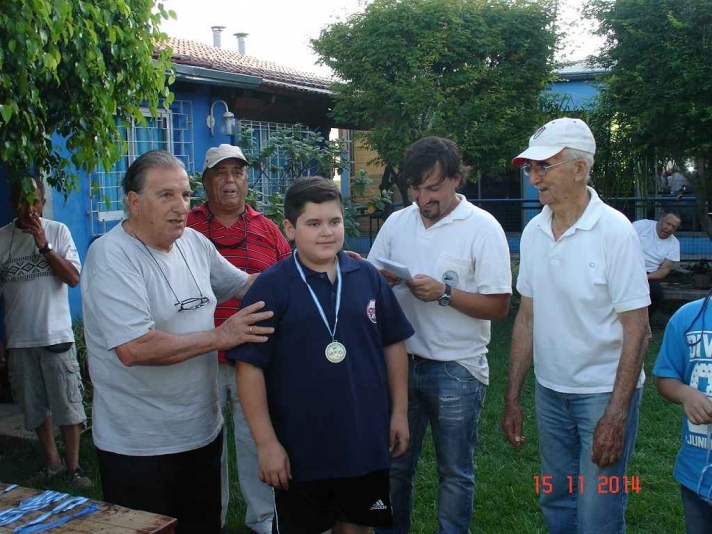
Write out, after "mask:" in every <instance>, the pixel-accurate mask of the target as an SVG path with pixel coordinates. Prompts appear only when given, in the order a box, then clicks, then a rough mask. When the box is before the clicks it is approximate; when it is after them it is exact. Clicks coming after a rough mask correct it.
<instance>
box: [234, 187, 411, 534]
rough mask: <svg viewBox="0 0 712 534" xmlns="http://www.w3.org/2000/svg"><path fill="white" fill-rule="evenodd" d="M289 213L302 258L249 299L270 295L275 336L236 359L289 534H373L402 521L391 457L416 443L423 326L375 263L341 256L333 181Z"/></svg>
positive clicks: (295, 195) (280, 525)
mask: <svg viewBox="0 0 712 534" xmlns="http://www.w3.org/2000/svg"><path fill="white" fill-rule="evenodd" d="M285 216H286V218H287V221H285V230H286V232H287V236H288V237H289V238H290V239H291V240H294V242H295V244H296V250H295V252H294V255H293V257H292V258H290V259H287V260H284V261H282V262H280V263H278V264H277V265H275V266H273V267H271V268H269V269H268V270H266V271H264V272H263V273H262V274H261V275H260V276H259V278H258V279H257V281H256V283H255V285H254V286H253V287H252V289H251V291H250V292H248V294H247V295H246V296H245V298H244V300H243V304H244V305H249V304H251V303H252V302H258V301H264V302H265V303H266V307H267V308H268V309H270V310H272V311H273V312H274V318H273V319H272V320H270V321H269V324H270V325H271V326H274V327H275V329H276V333H275V335H274V336H273V337H271V338H270V340H269V341H268V342H267V343H265V344H263V345H249V346H245V347H238V348H236V349H233V350H231V351H229V352H228V353H227V358H228V359H230V360H238V364H237V366H238V368H237V375H238V391H239V392H240V402H241V403H242V407H243V411H244V413H245V416H246V418H247V421H248V423H249V425H250V429H251V431H252V434H253V436H254V438H255V443H256V444H257V455H258V460H259V469H260V478H261V479H262V480H263V481H264V482H266V483H267V484H269V485H270V486H273V487H274V488H275V508H276V514H275V518H274V525H275V527H276V528H277V529H278V531H279V532H282V533H285V532H295V533H300V534H302V533H303V534H310V533H313V534H319V533H321V532H324V531H326V530H328V529H330V528H334V532H346V531H348V532H363V533H364V534H365V533H367V532H369V528H368V526H387V525H389V524H390V521H391V506H390V499H389V476H388V469H389V466H390V458H389V456H399V455H401V454H403V452H405V450H406V448H407V446H408V440H409V433H408V417H407V406H408V398H407V396H408V389H407V388H408V386H407V376H408V363H407V358H406V352H405V344H404V340H405V339H407V338H408V337H410V336H412V335H413V328H412V327H411V325H410V323H409V322H408V321H407V319H406V318H405V316H404V315H403V312H402V311H401V309H400V306H399V305H398V302H397V300H396V299H395V297H394V296H393V293H392V291H391V289H390V288H389V287H388V284H387V283H386V281H385V279H383V278H382V277H381V276H380V274H379V273H378V271H377V270H376V268H375V267H373V266H371V265H370V264H368V263H366V262H364V261H359V260H355V259H353V258H349V257H348V256H346V255H345V254H344V253H343V252H341V247H342V245H343V239H344V227H343V207H342V204H341V194H340V193H339V191H338V189H337V188H336V186H335V185H334V183H333V182H332V181H331V180H326V179H324V178H320V177H310V178H304V179H301V180H298V181H297V182H296V183H295V184H294V185H293V186H292V187H291V188H290V189H289V190H288V191H287V195H286V198H285ZM265 325H266V323H265ZM389 453H390V454H389Z"/></svg>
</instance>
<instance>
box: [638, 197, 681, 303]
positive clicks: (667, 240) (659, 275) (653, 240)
mask: <svg viewBox="0 0 712 534" xmlns="http://www.w3.org/2000/svg"><path fill="white" fill-rule="evenodd" d="M680 224H682V218H681V217H680V214H679V213H676V212H674V211H671V212H668V213H663V214H662V216H661V217H660V219H658V220H657V221H651V220H649V219H642V220H640V221H635V222H634V223H633V228H635V231H636V232H637V233H638V238H639V239H640V245H641V246H642V247H643V259H644V260H645V270H646V271H647V273H648V285H649V286H650V308H648V317H652V316H653V314H654V313H655V311H656V310H657V309H658V308H659V307H660V303H661V302H662V301H663V297H664V295H663V286H662V284H661V283H660V281H661V280H663V279H665V277H666V276H667V275H668V274H670V271H672V269H673V267H675V263H676V262H679V261H680V242H679V241H678V240H677V237H675V236H674V235H673V234H674V233H675V232H677V229H678V228H680Z"/></svg>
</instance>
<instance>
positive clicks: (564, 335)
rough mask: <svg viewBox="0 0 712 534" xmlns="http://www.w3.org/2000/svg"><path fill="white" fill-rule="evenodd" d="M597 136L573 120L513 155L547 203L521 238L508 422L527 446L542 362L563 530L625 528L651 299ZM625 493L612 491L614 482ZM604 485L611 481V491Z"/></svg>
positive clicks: (546, 463)
mask: <svg viewBox="0 0 712 534" xmlns="http://www.w3.org/2000/svg"><path fill="white" fill-rule="evenodd" d="M595 151H596V142H595V140H594V138H593V134H592V133H591V130H590V129H589V128H588V126H587V125H586V123H584V122H583V121H581V120H578V119H569V118H562V119H556V120H554V121H551V122H549V123H548V124H546V125H545V126H543V127H542V128H540V129H539V130H537V132H536V133H535V134H534V135H533V136H532V137H531V138H530V140H529V148H528V149H527V150H525V151H524V152H522V153H521V154H520V155H519V156H517V157H516V158H514V160H513V161H512V162H513V164H514V165H517V166H522V168H523V169H524V173H525V175H526V176H528V177H529V180H530V182H531V184H532V185H533V186H534V187H536V189H537V190H538V192H539V200H540V202H541V203H542V204H544V209H543V210H542V212H541V213H540V214H539V215H537V216H536V217H534V219H532V220H531V221H530V222H529V224H528V225H527V227H526V228H525V229H524V232H523V233H522V240H521V246H520V266H519V278H518V280H517V290H518V291H519V293H521V296H522V300H521V304H520V307H519V312H518V313H517V317H516V319H515V323H514V332H513V336H512V347H511V352H510V361H509V383H508V387H507V394H506V399H505V409H504V417H503V421H502V426H503V428H504V431H505V434H506V436H507V439H508V440H509V441H510V443H511V444H512V445H513V446H515V447H517V448H521V447H522V446H523V444H524V442H525V441H526V438H525V437H524V435H523V433H522V430H523V428H522V427H523V417H522V409H521V406H520V402H519V401H520V391H521V388H522V384H523V382H524V378H525V376H526V374H527V372H528V370H529V367H530V366H531V364H532V359H533V361H534V373H535V375H536V415H537V426H538V429H539V453H540V456H541V463H542V478H541V481H542V483H544V484H545V486H543V487H544V490H542V491H541V492H540V505H541V509H542V512H543V514H544V518H545V520H546V523H547V525H548V527H549V532H551V533H553V534H563V533H580V534H583V533H591V534H593V533H596V534H609V533H621V532H625V506H626V497H627V491H626V490H627V489H628V488H626V490H624V489H623V488H622V486H620V485H621V484H623V485H625V484H626V481H627V478H624V476H625V475H626V465H627V463H628V460H629V458H630V456H631V454H632V452H633V446H634V444H635V438H636V435H637V430H638V406H639V403H640V397H641V393H642V385H643V380H644V374H643V373H642V371H641V369H642V365H643V359H644V357H645V353H646V350H647V346H648V339H649V337H650V328H649V326H648V314H647V309H646V308H647V306H648V304H650V298H649V296H648V284H647V280H646V277H645V267H644V265H643V254H642V251H641V247H640V242H639V241H638V236H637V235H636V233H635V230H634V229H633V226H632V225H631V223H630V222H629V221H628V219H626V218H625V216H624V215H623V214H621V213H620V212H618V211H616V210H614V209H613V208H611V207H610V206H607V205H606V204H604V203H603V202H602V201H601V199H600V198H599V197H598V195H597V194H596V192H595V191H594V190H593V189H592V188H591V187H588V185H587V182H588V180H589V176H590V171H591V167H592V166H593V155H594V153H595ZM614 485H615V487H618V488H619V491H617V492H613V491H608V488H609V487H610V488H613V487H614ZM601 488H604V490H603V491H602V490H601Z"/></svg>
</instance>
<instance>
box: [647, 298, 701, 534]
mask: <svg viewBox="0 0 712 534" xmlns="http://www.w3.org/2000/svg"><path fill="white" fill-rule="evenodd" d="M710 296H712V292H710V293H709V294H708V295H707V297H706V298H704V299H702V300H697V301H695V302H690V303H688V304H686V305H685V306H683V307H682V308H680V309H679V310H678V311H677V312H676V313H675V315H673V316H672V317H671V319H670V322H669V323H668V325H667V328H666V329H665V337H664V339H663V344H662V346H661V347H660V354H658V359H657V360H656V362H655V367H654V368H653V374H654V375H655V376H657V377H658V382H657V388H658V391H659V392H660V394H661V395H662V396H663V397H665V398H666V399H667V400H669V401H670V402H674V403H677V404H682V405H683V407H684V411H685V416H684V418H683V421H682V447H681V448H680V452H679V453H678V455H677V459H676V461H675V470H674V473H673V474H674V476H675V479H676V480H677V481H678V482H680V484H681V491H682V504H683V508H684V512H685V525H686V529H687V533H688V534H703V533H708V532H709V529H710V525H712V464H711V462H712V435H711V432H712V306H710Z"/></svg>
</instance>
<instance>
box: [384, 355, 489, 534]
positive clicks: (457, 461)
mask: <svg viewBox="0 0 712 534" xmlns="http://www.w3.org/2000/svg"><path fill="white" fill-rule="evenodd" d="M486 391H487V386H485V385H484V384H483V383H482V382H480V381H479V380H477V379H476V378H475V377H474V376H472V375H471V374H470V372H469V371H468V370H467V369H465V368H464V367H463V366H461V365H460V364H458V363H455V362H437V361H433V360H424V359H420V358H417V357H410V363H409V376H408V425H409V426H410V447H409V448H408V450H407V451H406V453H405V454H404V455H403V456H401V457H400V458H396V459H394V460H393V461H392V462H391V504H392V506H393V528H392V529H388V530H381V529H379V530H378V532H382V533H385V532H389V533H394V534H395V533H398V534H401V533H406V532H408V531H409V530H410V523H411V513H412V511H413V486H414V477H415V469H416V467H417V465H418V460H419V459H420V453H421V451H422V446H423V438H424V437H425V430H426V428H427V426H428V422H429V423H430V426H431V428H432V435H433V440H434V442H435V456H436V459H437V466H438V477H439V480H440V488H439V491H438V525H439V528H438V533H443V534H444V533H447V534H457V533H466V532H468V528H469V525H470V517H471V516H472V508H473V503H474V498H475V467H474V453H475V445H476V444H477V422H478V421H479V418H480V409H481V408H482V403H483V402H484V400H485V393H486Z"/></svg>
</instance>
